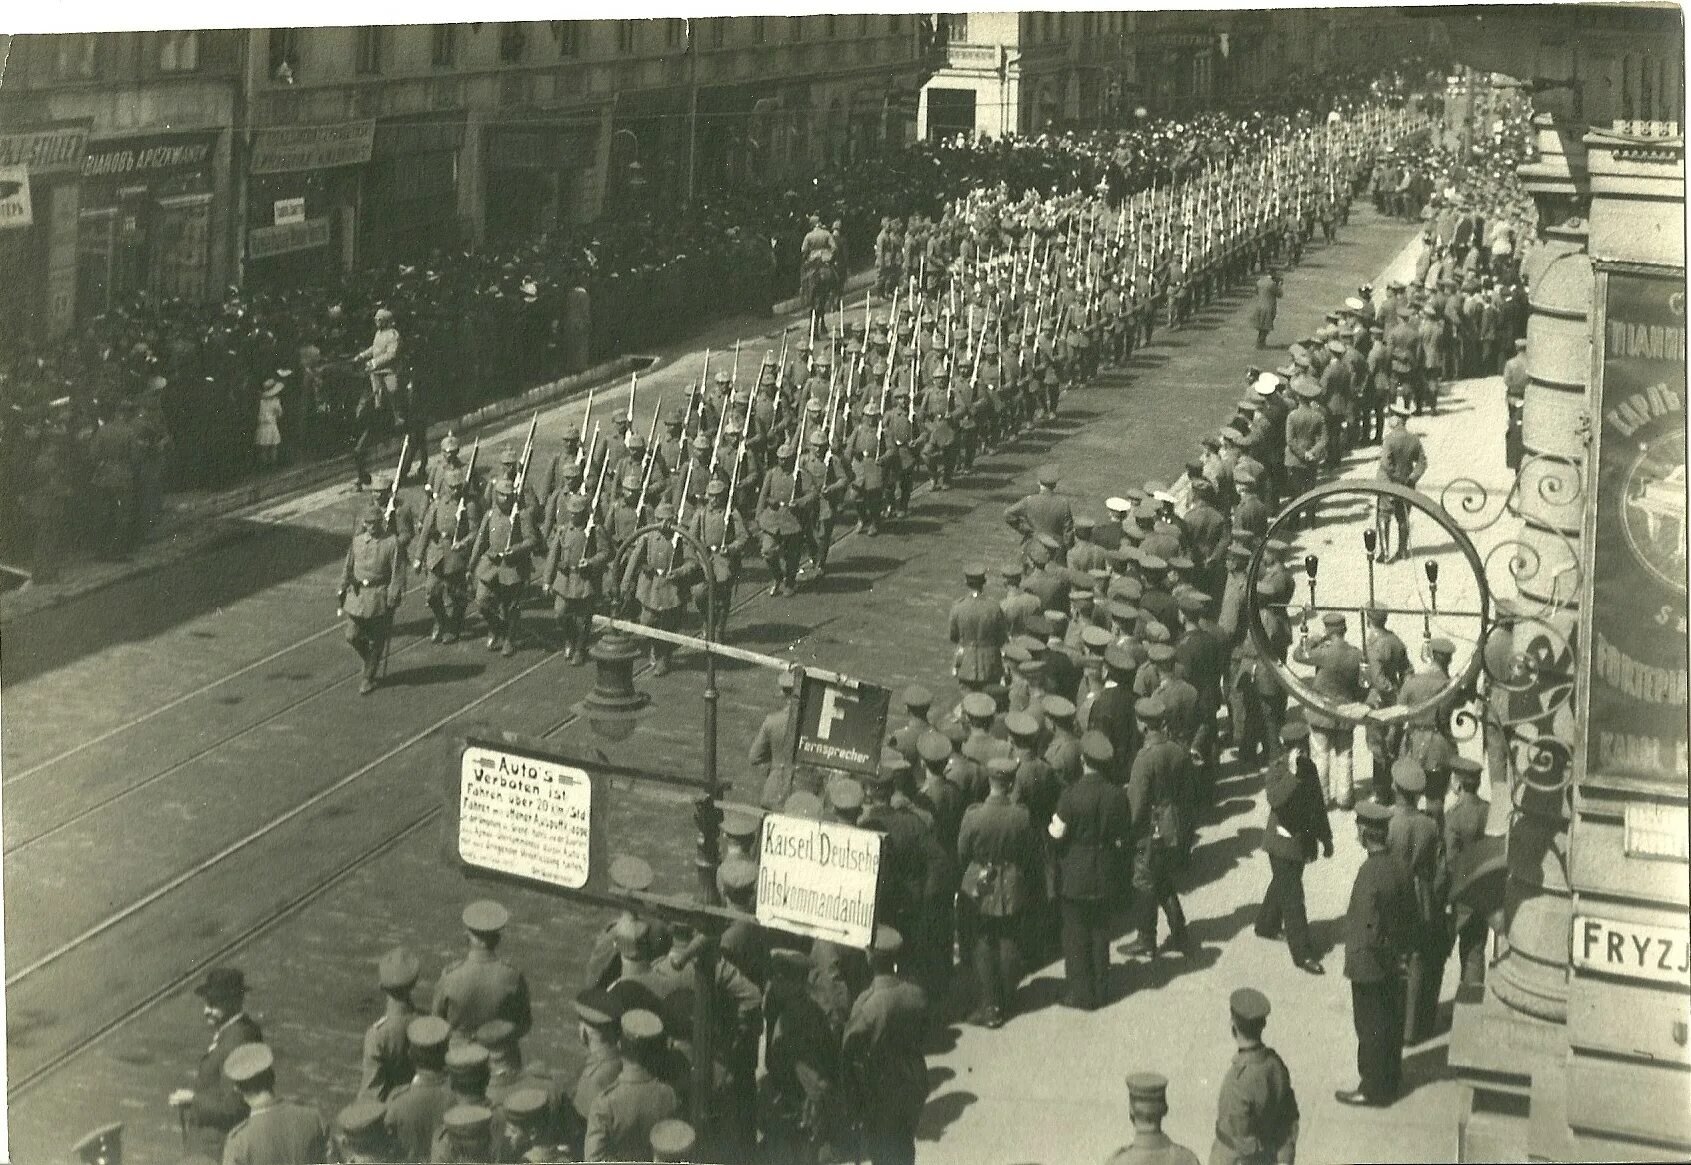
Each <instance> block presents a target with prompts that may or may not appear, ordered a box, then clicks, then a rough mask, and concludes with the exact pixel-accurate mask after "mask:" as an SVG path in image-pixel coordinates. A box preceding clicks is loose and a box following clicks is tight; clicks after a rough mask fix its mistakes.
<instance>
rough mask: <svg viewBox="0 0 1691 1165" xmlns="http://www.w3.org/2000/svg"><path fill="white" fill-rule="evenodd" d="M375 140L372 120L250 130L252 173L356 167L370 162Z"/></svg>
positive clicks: (373, 121) (286, 172) (283, 172)
mask: <svg viewBox="0 0 1691 1165" xmlns="http://www.w3.org/2000/svg"><path fill="white" fill-rule="evenodd" d="M375 141H376V122H375V119H374V118H367V119H365V120H363V121H348V122H343V123H341V124H339V125H295V126H273V127H268V128H264V129H259V130H256V131H254V134H253V144H252V162H251V165H250V169H251V171H252V173H254V174H288V173H293V172H296V171H300V170H322V169H326V168H328V167H330V166H358V165H362V164H363V163H365V162H368V161H369V160H370V154H371V150H372V149H373V148H374V145H375Z"/></svg>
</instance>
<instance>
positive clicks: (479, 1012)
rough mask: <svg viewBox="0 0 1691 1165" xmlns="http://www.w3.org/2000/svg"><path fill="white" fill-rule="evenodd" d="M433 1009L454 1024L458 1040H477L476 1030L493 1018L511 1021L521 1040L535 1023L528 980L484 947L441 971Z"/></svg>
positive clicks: (473, 948)
mask: <svg viewBox="0 0 1691 1165" xmlns="http://www.w3.org/2000/svg"><path fill="white" fill-rule="evenodd" d="M429 1010H430V1011H431V1012H433V1013H434V1014H435V1015H437V1016H439V1017H440V1018H442V1019H444V1020H446V1022H447V1023H448V1024H450V1025H451V1027H452V1033H453V1037H454V1039H455V1041H456V1040H473V1039H474V1038H475V1033H476V1029H477V1028H479V1027H480V1026H481V1025H482V1024H484V1023H486V1022H487V1021H488V1020H490V1019H508V1020H510V1021H511V1023H512V1024H513V1025H514V1026H515V1027H516V1031H517V1038H519V1039H520V1038H522V1036H523V1035H524V1034H526V1033H527V1032H528V1029H529V1027H530V1025H531V1024H532V1022H533V1020H532V1017H531V1015H530V1012H529V991H528V980H527V979H526V978H524V977H523V973H522V972H521V971H519V970H517V969H516V968H515V967H513V966H511V964H509V963H507V962H505V960H503V959H501V958H499V957H498V956H497V955H495V954H494V953H492V952H491V951H489V950H487V949H485V948H482V947H472V948H471V950H470V952H469V954H468V955H466V956H465V957H464V958H462V959H459V960H458V961H457V962H455V963H453V964H451V965H450V966H448V967H447V968H446V969H445V970H443V971H442V972H441V974H440V980H439V982H437V983H436V984H435V992H434V1003H433V1006H431V1007H430V1009H429Z"/></svg>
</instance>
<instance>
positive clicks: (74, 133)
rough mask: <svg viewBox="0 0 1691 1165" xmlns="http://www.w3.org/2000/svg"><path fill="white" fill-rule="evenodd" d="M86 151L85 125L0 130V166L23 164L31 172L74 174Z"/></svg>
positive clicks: (86, 128) (41, 174) (40, 173)
mask: <svg viewBox="0 0 1691 1165" xmlns="http://www.w3.org/2000/svg"><path fill="white" fill-rule="evenodd" d="M87 152H88V127H87V126H86V125H71V126H60V127H58V128H56V129H38V130H29V131H27V132H24V133H0V166H27V167H28V168H29V172H30V173H31V174H34V175H36V176H37V177H41V176H44V175H49V174H74V173H75V172H76V171H77V170H78V169H79V168H81V166H82V158H83V155H84V154H86V153H87Z"/></svg>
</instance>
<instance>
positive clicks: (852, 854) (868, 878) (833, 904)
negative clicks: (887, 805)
mask: <svg viewBox="0 0 1691 1165" xmlns="http://www.w3.org/2000/svg"><path fill="white" fill-rule="evenodd" d="M881 837H882V835H881V834H879V833H877V832H875V831H874V830H872V829H859V828H857V827H856V826H854V825H846V824H843V823H841V822H836V821H814V820H812V819H810V818H808V817H788V816H786V815H785V814H781V813H771V814H769V815H768V816H766V817H765V818H764V819H763V842H762V845H761V846H760V847H759V849H758V864H757V920H758V921H759V922H760V923H762V924H763V925H764V926H769V927H774V928H776V929H777V930H784V931H787V932H788V933H790V934H797V935H804V936H806V937H808V938H820V939H826V940H828V941H829V942H835V943H840V944H841V945H843V946H850V947H859V948H866V947H868V946H869V943H870V940H871V939H873V938H874V936H875V887H876V884H877V883H878V881H879V879H880V874H881Z"/></svg>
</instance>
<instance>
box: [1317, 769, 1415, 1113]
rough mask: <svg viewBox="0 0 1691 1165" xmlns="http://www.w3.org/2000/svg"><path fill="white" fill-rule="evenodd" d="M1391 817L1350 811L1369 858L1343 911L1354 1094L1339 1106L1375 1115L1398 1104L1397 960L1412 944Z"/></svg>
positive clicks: (1343, 1094) (1367, 805)
mask: <svg viewBox="0 0 1691 1165" xmlns="http://www.w3.org/2000/svg"><path fill="white" fill-rule="evenodd" d="M1391 818H1392V811H1391V810H1390V809H1388V808H1386V807H1385V806H1384V805H1381V804H1379V803H1377V802H1374V801H1363V802H1362V803H1360V804H1359V805H1357V807H1356V831H1357V836H1358V838H1359V839H1360V840H1361V842H1362V846H1363V848H1364V849H1366V850H1367V851H1368V857H1367V858H1366V859H1365V860H1364V861H1363V863H1362V866H1361V868H1360V869H1358V870H1357V872H1356V881H1355V883H1354V884H1353V885H1352V886H1351V892H1350V904H1349V906H1348V907H1347V908H1346V910H1345V921H1344V935H1345V978H1347V979H1349V980H1350V999H1351V1017H1352V1019H1353V1021H1354V1023H1355V1026H1356V1070H1357V1075H1358V1078H1359V1079H1358V1083H1357V1086H1356V1087H1355V1088H1350V1089H1341V1090H1339V1091H1338V1092H1335V1093H1334V1094H1333V1097H1334V1099H1335V1100H1337V1101H1338V1102H1339V1103H1340V1104H1349V1105H1358V1106H1363V1107H1379V1106H1384V1105H1388V1104H1390V1103H1391V1102H1392V1101H1394V1100H1395V1099H1397V1093H1398V1088H1399V1086H1400V1085H1401V1083H1402V1072H1403V1018H1404V1015H1403V1013H1404V993H1403V970H1404V960H1405V959H1407V958H1408V956H1409V952H1410V951H1411V950H1412V949H1413V948H1414V946H1415V943H1416V941H1417V938H1418V936H1417V934H1416V931H1417V929H1418V928H1417V923H1416V919H1417V914H1418V908H1417V905H1416V902H1415V893H1414V891H1413V889H1411V887H1410V882H1409V875H1408V874H1407V873H1405V872H1404V869H1403V867H1402V866H1401V865H1400V864H1399V863H1398V861H1397V859H1396V858H1394V857H1393V856H1392V855H1391V852H1390V851H1389V850H1388V849H1387V848H1386V830H1387V826H1388V824H1389V823H1390V821H1391Z"/></svg>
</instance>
